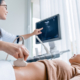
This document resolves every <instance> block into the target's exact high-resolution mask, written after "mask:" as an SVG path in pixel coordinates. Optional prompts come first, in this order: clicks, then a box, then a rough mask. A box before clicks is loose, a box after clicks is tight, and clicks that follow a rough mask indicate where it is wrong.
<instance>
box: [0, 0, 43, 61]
mask: <svg viewBox="0 0 80 80" xmlns="http://www.w3.org/2000/svg"><path fill="white" fill-rule="evenodd" d="M7 13H8V11H7V5H6V3H5V1H4V0H0V20H6V16H7ZM42 29H43V28H41V29H36V30H34V32H32V33H30V34H25V35H21V36H23V37H24V39H27V38H29V37H31V36H33V35H39V34H41V30H42ZM18 36H19V35H12V34H10V33H8V32H6V31H5V30H3V29H2V28H0V50H1V51H5V52H6V53H8V54H10V55H12V56H13V57H15V58H16V59H18V58H23V57H24V60H25V61H26V60H27V57H28V55H29V52H28V50H27V49H26V47H25V46H23V45H20V44H14V43H12V42H13V41H14V39H15V38H16V37H18ZM19 41H21V39H17V42H16V43H18V42H19Z"/></svg>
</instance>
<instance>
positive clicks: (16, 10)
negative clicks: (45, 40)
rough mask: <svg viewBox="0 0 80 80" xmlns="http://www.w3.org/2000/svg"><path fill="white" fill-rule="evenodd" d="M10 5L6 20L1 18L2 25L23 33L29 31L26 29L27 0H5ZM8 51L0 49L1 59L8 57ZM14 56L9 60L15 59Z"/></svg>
mask: <svg viewBox="0 0 80 80" xmlns="http://www.w3.org/2000/svg"><path fill="white" fill-rule="evenodd" d="M5 1H6V3H7V5H8V15H7V19H6V20H0V27H1V28H3V29H5V30H6V31H8V32H10V33H12V34H15V35H16V34H17V35H22V34H24V33H27V32H26V31H27V30H26V24H27V21H26V13H27V12H26V9H27V7H26V3H27V1H26V0H5ZM6 55H7V54H6V53H4V52H2V51H0V60H1V59H5V58H6ZM13 59H14V58H13V57H12V56H9V58H8V60H13Z"/></svg>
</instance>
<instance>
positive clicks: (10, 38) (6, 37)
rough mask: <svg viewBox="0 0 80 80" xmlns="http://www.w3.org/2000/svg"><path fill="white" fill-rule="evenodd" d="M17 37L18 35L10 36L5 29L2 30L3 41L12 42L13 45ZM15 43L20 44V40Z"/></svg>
mask: <svg viewBox="0 0 80 80" xmlns="http://www.w3.org/2000/svg"><path fill="white" fill-rule="evenodd" d="M16 37H18V35H13V34H10V33H8V32H6V31H5V30H4V29H2V28H1V38H2V41H5V42H11V43H12V42H13V41H14V39H15V38H16ZM15 42H16V43H18V42H19V38H18V39H17V40H16V41H15Z"/></svg>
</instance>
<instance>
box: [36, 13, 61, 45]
mask: <svg viewBox="0 0 80 80" xmlns="http://www.w3.org/2000/svg"><path fill="white" fill-rule="evenodd" d="M42 27H43V30H41V32H42V34H40V35H38V37H39V38H40V39H41V41H42V42H49V41H54V40H59V39H61V35H60V24H59V14H58V15H55V16H53V17H50V18H47V19H45V20H42V21H40V22H37V23H36V29H39V28H42ZM36 43H40V42H39V41H38V40H37V39H36Z"/></svg>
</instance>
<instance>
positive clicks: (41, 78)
mask: <svg viewBox="0 0 80 80" xmlns="http://www.w3.org/2000/svg"><path fill="white" fill-rule="evenodd" d="M13 68H14V71H15V76H16V80H47V72H46V67H45V65H44V64H43V63H41V62H33V63H28V64H27V66H26V67H13Z"/></svg>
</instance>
